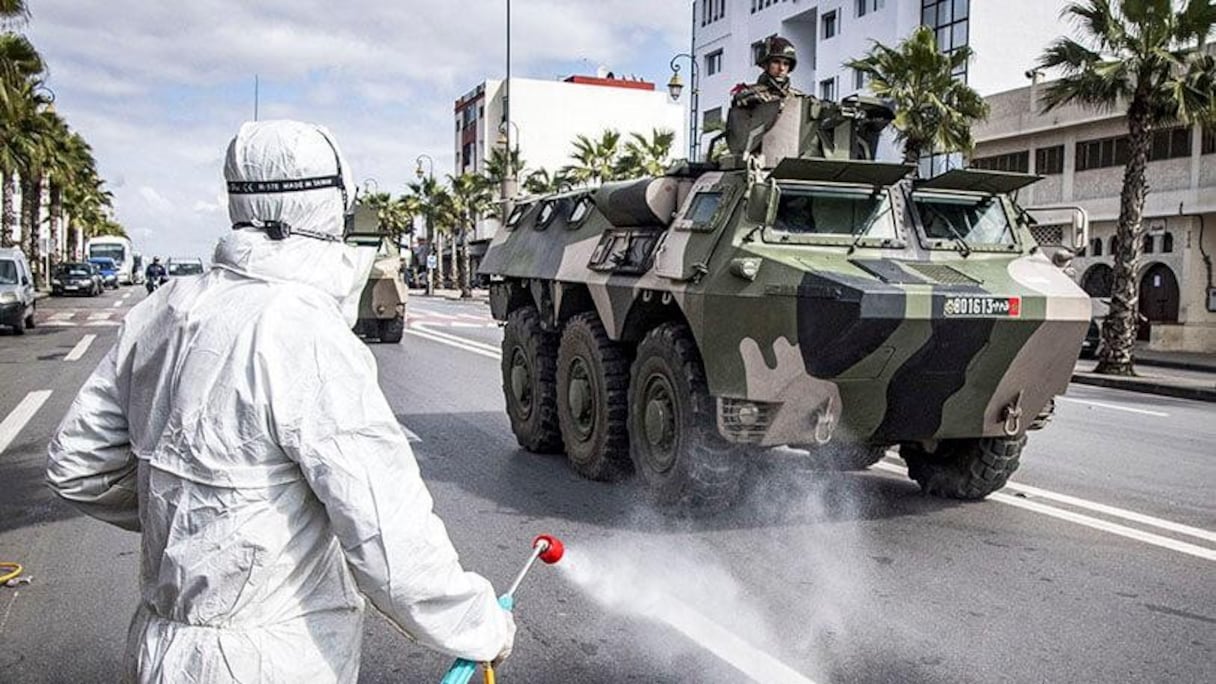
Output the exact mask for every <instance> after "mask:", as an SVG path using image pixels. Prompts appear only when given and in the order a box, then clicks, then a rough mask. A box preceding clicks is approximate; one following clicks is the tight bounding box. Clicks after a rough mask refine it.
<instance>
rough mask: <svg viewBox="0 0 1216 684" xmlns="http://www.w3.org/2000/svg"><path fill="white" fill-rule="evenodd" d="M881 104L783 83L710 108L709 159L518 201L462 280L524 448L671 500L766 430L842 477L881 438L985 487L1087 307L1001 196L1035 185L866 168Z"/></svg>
mask: <svg viewBox="0 0 1216 684" xmlns="http://www.w3.org/2000/svg"><path fill="white" fill-rule="evenodd" d="M891 119H892V113H891V111H890V110H889V109H888V108H886V107H885V106H883V105H882V104H881V103H879V102H877V101H869V100H863V99H857V98H853V99H850V100H846V101H844V102H841V103H839V104H837V103H832V102H826V101H820V100H817V99H815V98H812V97H808V96H792V97H790V98H787V99H786V100H785V101H784V102H783V103H769V104H767V105H761V106H760V107H757V108H754V109H752V110H732V112H731V116H730V117H729V118H728V130H727V132H726V134H725V138H726V142H727V144H728V147H729V152H727V153H726V154H724V155H723V156H721V157H720V159H719V160H718V161H717V162H712V163H687V162H685V163H681V164H678V165H676V166H674V167H673V168H671V169H670V170H669V171H668V172H667V173H666V174H665V175H663V176H661V177H655V178H645V179H640V180H635V181H623V182H614V183H606V184H604V185H603V186H601V187H598V188H590V189H582V190H576V191H573V192H567V193H563V194H557V195H550V196H545V197H533V198H525V199H521V200H519V201H518V202H517V203H516V204H515V206H514V208H513V210H512V211H511V212H510V213H509V215H508V218H507V220H506V221H505V223H504V225H503V227H502V228H501V229H500V230H499V231H498V233H497V235H495V237H494V238H493V240H492V242H491V244H490V246H489V249H488V251H487V253H486V255H485V257H484V258H483V260H482V265H481V272H482V273H484V274H488V275H490V276H491V286H490V304H491V309H492V312H493V315H494V317H495V318H496V319H497V320H499V321H503V322H505V329H504V334H503V355H502V373H503V389H504V392H505V395H506V403H507V411H508V414H509V417H510V421H511V427H512V429H513V431H514V433H515V435H516V437H517V438H518V440H519V443H520V445H521V446H523V447H524V448H525V449H529V450H532V451H537V452H563V451H564V452H565V454H566V455H567V457H568V458H569V461H570V463H571V464H572V465H573V467H574V469H575V470H576V471H577V472H579V473H581V474H582V475H584V476H586V477H589V478H592V479H597V480H611V479H616V478H619V477H621V476H624V475H626V474H628V473H630V472H631V471H636V472H638V473H639V474H640V475H641V477H642V479H643V480H644V481H645V482H646V484H647V485H648V487H649V489H650V490H651V492H652V493H653V494H654V496H655V498H656V499H657V500H658V501H660V502H664V503H673V504H687V505H692V506H698V505H699V506H708V507H721V506H723V505H726V504H728V503H729V502H730V501H732V500H733V499H734V498H735V497H736V495H737V494H738V492H739V490H740V484H741V482H742V481H743V480H744V477H743V475H744V472H745V470H746V468H747V467H748V463H749V460H754V458H755V451H756V449H757V448H761V447H769V446H777V445H793V446H798V447H801V448H806V449H809V450H810V451H811V456H813V457H816V458H818V459H821V460H824V461H827V462H829V463H830V464H832V465H834V466H836V467H839V468H846V469H859V468H865V467H868V466H869V465H871V464H873V463H875V462H876V461H877V460H878V459H880V458H881V457H882V455H883V454H884V453H885V451H886V450H887V449H888V448H890V447H894V446H898V448H899V452H900V455H901V456H902V458H903V459H904V460H905V461H906V462H907V464H908V467H909V474H910V476H911V477H912V478H913V479H914V480H916V481H917V482H918V483H919V484H920V485H921V487H922V488H923V489H924V490H925V491H926V492H929V493H932V494H936V495H941V496H947V497H955V498H963V499H975V498H982V497H984V496H986V495H988V494H989V493H991V492H993V491H996V490H997V489H1000V488H1001V487H1002V486H1004V484H1005V481H1006V480H1007V478H1008V477H1009V475H1010V474H1011V473H1012V472H1013V471H1014V470H1015V469H1016V468H1017V466H1018V462H1019V457H1020V454H1021V452H1022V448H1023V446H1024V444H1025V442H1026V431H1027V429H1032V428H1035V427H1039V426H1041V425H1043V424H1044V423H1046V419H1047V418H1049V417H1050V416H1049V412H1050V410H1051V406H1052V403H1051V399H1052V398H1053V397H1054V396H1055V395H1057V394H1060V393H1062V392H1063V391H1064V390H1065V388H1066V387H1067V384H1068V381H1069V378H1070V376H1071V372H1072V368H1073V363H1074V361H1075V360H1076V358H1077V352H1078V349H1079V348H1080V345H1081V341H1082V339H1083V338H1084V336H1085V331H1086V327H1087V326H1088V325H1089V320H1090V301H1089V298H1088V297H1087V296H1086V294H1085V293H1084V292H1083V291H1082V290H1081V289H1080V288H1079V287H1078V286H1077V285H1076V284H1074V283H1073V281H1072V280H1071V279H1070V278H1069V277H1068V276H1067V275H1066V274H1065V273H1064V272H1063V270H1062V268H1061V266H1062V265H1064V262H1066V261H1067V256H1068V254H1069V252H1067V251H1066V250H1064V249H1060V250H1058V251H1057V252H1055V256H1054V257H1049V255H1048V254H1047V253H1045V251H1044V249H1043V248H1042V247H1041V246H1040V245H1039V244H1038V243H1037V242H1036V240H1035V237H1034V235H1033V234H1032V228H1035V222H1034V220H1033V219H1032V218H1031V216H1030V214H1029V213H1028V212H1027V211H1026V210H1024V209H1022V208H1020V207H1019V206H1018V204H1017V203H1016V201H1015V193H1016V191H1017V190H1018V189H1019V188H1021V187H1023V186H1025V185H1028V184H1030V183H1032V182H1034V181H1036V180H1037V179H1038V177H1037V176H1033V175H1026V174H1016V173H1001V172H989V171H972V170H955V171H950V172H947V173H944V174H942V175H939V176H936V177H933V178H929V179H915V178H914V177H913V176H914V169H913V168H912V167H910V166H906V165H903V164H891V163H880V162H876V161H873V159H874V157H875V154H874V152H875V149H876V146H877V142H878V136H879V133H880V132H881V130H882V129H883V127H884V126H885V125H886V124H887V123H888V122H889V121H890V120H891ZM1055 231H1056V233H1058V234H1059V235H1060V236H1061V238H1060V241H1061V242H1063V243H1064V246H1065V247H1067V246H1071V247H1072V248H1073V249H1075V248H1076V247H1077V246H1079V245H1083V244H1085V240H1086V238H1085V232H1086V227H1085V226H1084V225H1083V222H1080V221H1078V222H1076V223H1075V224H1070V225H1067V226H1064V227H1062V228H1056V229H1055ZM1046 232H1048V233H1049V232H1051V231H1046ZM1061 255H1063V256H1061Z"/></svg>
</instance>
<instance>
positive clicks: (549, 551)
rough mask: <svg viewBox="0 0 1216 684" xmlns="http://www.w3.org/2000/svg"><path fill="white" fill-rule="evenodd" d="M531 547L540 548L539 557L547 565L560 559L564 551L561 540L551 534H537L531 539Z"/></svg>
mask: <svg viewBox="0 0 1216 684" xmlns="http://www.w3.org/2000/svg"><path fill="white" fill-rule="evenodd" d="M532 548H534V549H540V556H539V558H540V559H541V560H543V561H544V562H546V563H548V564H549V565H553V564H554V563H556V562H558V561H559V560H561V559H562V555H563V554H565V553H566V547H565V546H564V545H563V544H562V540H560V539H558V538H557V537H554V536H553V535H551V534H541V535H537V537H536V539H533V540H532Z"/></svg>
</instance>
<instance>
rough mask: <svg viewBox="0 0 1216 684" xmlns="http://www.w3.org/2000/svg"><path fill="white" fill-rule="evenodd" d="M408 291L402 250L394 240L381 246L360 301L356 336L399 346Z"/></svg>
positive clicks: (403, 330) (385, 241)
mask: <svg viewBox="0 0 1216 684" xmlns="http://www.w3.org/2000/svg"><path fill="white" fill-rule="evenodd" d="M408 298H409V290H407V289H406V288H405V281H404V280H403V279H402V277H401V249H400V248H399V247H398V246H397V244H396V243H395V242H394V241H393V240H391V239H385V240H383V241H382V242H381V243H380V247H379V250H378V251H377V253H376V262H375V264H374V265H373V266H372V272H371V275H370V276H368V279H367V285H365V286H363V294H362V296H360V298H359V319H358V321H357V322H356V323H355V333H356V334H358V335H362V336H363V337H365V338H369V339H376V340H379V341H381V342H387V343H390V344H396V343H398V342H400V341H401V337H402V336H403V335H404V334H405V307H406V300H407V299H408Z"/></svg>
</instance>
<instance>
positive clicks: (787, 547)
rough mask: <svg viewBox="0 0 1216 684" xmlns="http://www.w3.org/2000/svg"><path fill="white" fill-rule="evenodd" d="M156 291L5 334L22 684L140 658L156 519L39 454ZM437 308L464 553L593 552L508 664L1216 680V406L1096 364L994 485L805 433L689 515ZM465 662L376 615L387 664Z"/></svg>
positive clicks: (755, 675)
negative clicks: (845, 456)
mask: <svg viewBox="0 0 1216 684" xmlns="http://www.w3.org/2000/svg"><path fill="white" fill-rule="evenodd" d="M128 292H130V293H131V294H129V296H128V297H127V298H126V299H118V297H120V296H121V295H122V294H126V293H128ZM140 298H142V293H141V292H135V291H133V290H130V289H124V290H123V291H122V292H121V294H115V293H107V294H106V295H105V296H104V297H102V298H99V299H95V300H44V301H43V302H41V303H40V313H39V321H40V323H42V325H40V327H39V328H38V329H36V330H34V331H31V332H30V333H28V334H27V336H26V337H24V338H15V337H12V336H10V335H7V334H6V333H0V420H3V421H5V422H4V423H3V424H0V560H17V561H20V562H23V563H25V564H26V566H27V569H28V573H29V574H30V576H31V577H33V580H34V581H33V583H32V584H30V585H27V586H23V587H19V588H16V589H3V588H0V682H8V681H12V682H41V681H51V682H60V681H112V680H114V678H115V673H116V672H117V668H118V663H119V660H120V657H121V650H122V644H123V639H124V637H125V632H126V625H127V621H128V618H129V616H130V613H131V611H132V609H133V606H134V604H135V600H136V587H135V576H136V575H135V574H136V560H137V559H136V555H135V554H136V553H137V550H138V537H137V536H136V535H133V534H129V533H125V532H122V531H119V530H116V529H111V528H108V527H107V526H105V525H103V524H101V523H98V522H96V521H93V520H89V519H86V518H83V517H81V516H79V515H77V514H76V513H75V512H74V511H73V510H72V509H70V508H68V507H67V506H65V505H63V504H61V503H59V502H58V501H55V500H53V499H52V498H51V497H50V495H49V493H48V492H47V491H46V490H45V488H44V487H42V486H41V469H42V461H43V458H44V456H43V452H44V448H45V444H46V441H47V439H48V438H49V436H50V435H51V433H52V431H53V430H54V427H55V424H56V423H57V421H58V420H59V418H60V417H61V416H62V415H63V413H64V411H65V410H66V408H67V405H68V404H69V403H70V402H71V400H72V397H73V395H74V393H75V391H76V389H77V388H78V387H79V386H80V384H81V383H82V382H83V381H84V379H85V377H86V376H87V374H88V372H89V371H90V370H91V369H92V367H93V366H94V365H95V364H96V363H97V361H98V360H99V358H100V356H101V355H102V354H103V353H104V352H105V350H106V349H107V348H108V346H109V345H110V344H111V342H112V340H113V335H114V330H115V328H114V327H113V323H114V322H115V321H116V319H117V318H118V316H120V315H121V313H122V312H123V311H124V310H125V308H126V307H127V306H128V305H129V304H132V303H134V302H137V301H138V300H139V299H140ZM115 302H117V305H115ZM411 306H412V313H413V316H412V320H411V326H410V328H409V330H408V334H407V336H406V338H405V340H404V341H403V342H402V343H401V344H400V345H375V346H373V347H372V349H373V352H374V353H375V355H376V357H377V358H378V360H379V362H380V379H381V386H382V387H383V389H384V391H385V393H386V395H387V396H388V398H389V401H390V403H391V404H392V406H393V407H394V409H395V410H396V412H397V414H398V417H399V418H400V420H401V422H402V424H403V425H404V426H405V427H406V428H407V429H408V430H410V431H411V433H412V434H413V435H414V436H415V438H416V439H415V441H414V449H415V454H416V457H417V458H418V461H419V463H420V465H421V468H422V472H423V474H424V476H425V477H426V478H427V480H428V482H429V483H430V487H431V490H432V493H433V495H434V497H435V500H436V505H437V507H438V509H439V512H440V514H441V515H442V516H443V517H444V519H445V520H446V522H447V525H448V530H449V533H450V534H451V536H452V538H453V540H454V541H455V543H456V546H457V548H458V549H459V550H460V551H461V554H462V558H463V560H464V562H465V564H466V565H467V566H468V567H470V568H471V569H475V570H477V571H479V572H482V573H484V574H486V575H487V576H489V577H490V578H491V580H492V581H493V582H494V583H495V586H499V587H504V586H506V584H507V583H508V582H509V581H510V579H511V577H512V576H513V575H514V573H515V571H516V570H517V569H518V567H519V566H520V564H521V563H522V562H523V560H524V557H525V556H526V554H527V551H528V544H529V542H530V540H531V539H532V537H533V536H534V535H535V534H537V533H539V532H551V533H554V534H557V535H558V536H561V537H563V538H564V539H565V540H566V541H567V544H568V546H569V549H570V552H569V558H568V562H567V561H563V563H561V564H559V565H558V566H555V567H551V568H550V567H538V568H536V569H534V570H533V572H532V574H531V575H530V576H529V578H528V580H527V582H526V583H525V584H524V587H523V588H522V590H521V592H520V594H519V596H518V599H519V604H518V608H517V619H518V622H519V625H520V632H519V636H518V638H517V641H516V647H515V654H514V655H513V656H512V658H511V659H510V660H509V661H508V662H507V664H506V665H505V666H504V667H503V668H502V669H501V671H500V673H499V680H500V681H503V682H529V683H542V684H543V683H548V682H554V683H556V682H619V681H637V682H710V683H719V682H721V683H726V682H741V681H748V679H749V677H748V675H747V674H744V673H750V675H751V677H750V678H751V679H753V680H755V681H762V682H770V681H790V682H871V681H873V682H1006V681H1014V682H1043V681H1052V682H1054V681H1111V682H1132V681H1135V682H1142V681H1154V682H1162V681H1178V682H1199V681H1216V581H1214V580H1216V573H1214V572H1213V569H1214V567H1216V565H1214V563H1216V504H1213V503H1212V499H1211V490H1212V486H1213V484H1216V453H1214V452H1213V449H1212V447H1211V445H1212V444H1213V442H1214V441H1216V420H1213V419H1214V418H1216V406H1214V405H1212V404H1204V403H1199V402H1191V401H1185V400H1178V399H1169V398H1163V397H1154V396H1149V395H1140V394H1129V393H1126V392H1121V391H1118V390H1109V389H1103V388H1096V387H1083V386H1077V385H1073V386H1071V387H1070V389H1069V393H1068V395H1067V396H1066V397H1065V398H1063V399H1062V400H1061V401H1060V402H1059V410H1058V415H1057V417H1056V420H1055V421H1054V422H1053V424H1052V425H1050V426H1049V427H1048V428H1047V429H1046V430H1044V431H1042V432H1039V433H1034V434H1032V436H1031V440H1030V444H1029V446H1028V447H1027V450H1026V452H1025V454H1024V456H1023V466H1022V469H1021V470H1020V471H1019V472H1018V474H1017V475H1016V476H1015V478H1014V481H1015V483H1016V484H1014V485H1011V486H1010V487H1008V488H1006V489H1005V490H1004V491H1002V492H1000V493H998V494H997V495H994V496H993V497H990V498H989V500H987V501H985V502H980V503H967V504H962V503H957V502H949V501H942V500H937V499H932V498H927V497H924V496H922V495H920V493H919V491H918V489H917V487H916V486H915V484H914V483H912V482H911V481H909V480H908V479H907V478H906V476H905V475H904V474H903V473H902V472H901V467H900V462H899V460H898V459H897V458H895V457H891V458H889V459H888V460H887V461H884V462H883V463H881V464H879V465H878V466H876V467H875V468H873V469H871V471H869V472H866V473H856V474H834V473H828V472H824V471H819V470H815V469H814V468H811V467H809V466H808V465H807V464H806V463H805V460H806V459H805V458H804V454H803V453H802V452H796V451H793V450H779V451H776V452H774V453H773V454H769V455H768V456H767V457H766V463H767V465H768V466H769V467H768V468H767V469H766V476H765V477H764V478H763V479H761V480H759V481H758V482H757V483H756V484H755V485H754V487H753V491H752V492H751V494H750V495H749V496H748V498H747V499H746V501H745V502H744V503H743V504H742V505H741V506H739V507H738V508H737V509H735V510H732V511H731V512H729V513H726V514H722V515H719V516H715V517H711V518H705V519H688V518H673V517H670V516H664V515H662V514H660V513H657V512H656V511H654V510H653V509H652V508H651V507H650V506H649V505H648V504H647V502H646V499H645V497H644V496H643V495H642V492H641V489H640V486H639V485H638V484H637V483H636V482H633V481H627V482H624V483H619V484H615V485H606V484H600V483H592V482H586V481H583V480H580V479H579V478H577V477H576V476H574V475H573V473H572V472H571V471H570V470H569V468H567V467H566V465H565V463H564V462H563V461H562V459H561V458H559V457H553V456H538V455H534V454H529V453H527V452H524V451H521V450H520V449H519V448H518V447H517V445H516V443H515V441H514V438H513V436H512V435H511V433H510V430H509V428H508V424H507V420H506V418H505V416H504V414H503V409H502V407H503V401H502V397H501V390H500V379H499V361H498V359H497V356H498V353H497V345H498V341H499V339H500V332H499V329H498V328H497V327H496V326H495V325H494V324H493V322H492V321H490V319H489V316H488V312H487V310H486V308H485V305H484V304H480V303H474V302H448V301H446V300H441V299H422V298H416V299H415V300H413V301H412V303H411ZM52 322H58V325H56V326H55V327H51V326H50V323H52ZM69 324H74V325H69ZM86 335H96V336H97V337H96V338H95V339H94V340H93V341H92V342H91V343H90V345H89V346H88V348H87V350H85V351H83V352H82V355H81V356H80V358H79V359H78V360H73V361H69V360H66V358H67V357H68V356H70V355H71V356H73V358H75V356H76V355H72V350H73V349H77V348H78V347H77V345H79V344H81V342H80V341H81V340H82V339H83V338H84V337H85V336H86ZM48 390H49V391H50V394H49V395H47V394H43V393H45V392H47V391H48ZM31 397H32V398H31ZM39 401H41V402H42V403H40V404H38V402H39ZM34 404H38V405H37V406H34ZM31 407H33V408H34V409H36V410H31ZM27 414H28V415H30V417H29V419H28V421H24V422H21V424H20V425H19V427H20V429H19V430H16V431H14V430H12V427H13V426H14V425H16V424H17V423H18V422H19V421H18V420H17V419H19V418H22V417H23V416H25V415H27ZM14 416H16V418H14ZM6 428H7V431H6ZM10 432H11V433H12V437H11V442H10V443H9V444H8V445H7V446H4V441H5V436H6V434H8V433H10ZM446 664H447V661H446V659H445V658H443V657H441V656H438V655H436V654H433V653H430V652H428V651H426V650H424V649H421V648H419V647H417V646H414V645H412V644H410V643H409V642H407V641H406V640H405V639H404V638H403V637H401V636H400V635H399V634H398V633H396V632H395V631H394V630H393V629H392V628H391V627H390V626H389V625H388V624H387V623H386V622H385V621H384V620H383V619H382V618H380V617H378V616H375V617H369V619H368V621H367V627H366V634H365V641H364V654H363V675H362V678H361V679H362V681H366V682H428V681H430V682H434V681H438V680H439V678H440V676H441V674H442V672H443V670H444V668H445V666H446Z"/></svg>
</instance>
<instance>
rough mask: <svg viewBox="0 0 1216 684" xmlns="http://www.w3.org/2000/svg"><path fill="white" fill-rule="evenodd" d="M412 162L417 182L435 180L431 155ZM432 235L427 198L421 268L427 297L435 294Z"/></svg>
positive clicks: (433, 239) (425, 155)
mask: <svg viewBox="0 0 1216 684" xmlns="http://www.w3.org/2000/svg"><path fill="white" fill-rule="evenodd" d="M423 160H425V161H426V163H427V165H428V169H427V171H423V170H422V162H423ZM414 162H415V163H416V164H417V167H415V169H414V175H415V176H417V177H418V179H419V180H422V179H423V178H430V179H431V180H434V179H435V160H434V159H432V158H431V155H429V154H420V155H418V158H417V159H415V160H414ZM432 233H433V231H432V229H431V203H430V198H429V197H428V198H427V203H426V261H425V262H424V263H423V266H424V267H426V294H427V296H430V295H433V294H435V271H434V269H432V268H431V255H433V254H434V253H435V236H434V235H433V234H432Z"/></svg>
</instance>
